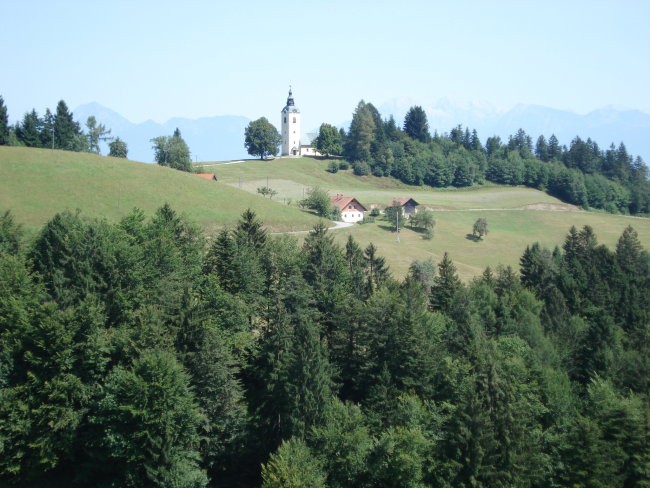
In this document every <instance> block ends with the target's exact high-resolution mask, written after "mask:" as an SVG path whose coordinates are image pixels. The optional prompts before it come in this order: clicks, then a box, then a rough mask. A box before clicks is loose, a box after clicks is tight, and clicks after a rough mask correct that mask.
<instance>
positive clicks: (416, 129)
mask: <svg viewBox="0 0 650 488" xmlns="http://www.w3.org/2000/svg"><path fill="white" fill-rule="evenodd" d="M404 132H406V134H407V135H408V136H409V137H410V138H412V139H415V140H417V141H420V142H428V141H429V139H431V135H430V134H429V122H428V121H427V114H426V113H425V112H424V110H423V109H422V107H420V106H418V105H416V106H414V107H411V108H410V109H409V111H408V112H407V113H406V117H405V118H404Z"/></svg>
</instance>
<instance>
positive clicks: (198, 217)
mask: <svg viewBox="0 0 650 488" xmlns="http://www.w3.org/2000/svg"><path fill="white" fill-rule="evenodd" d="M327 164H328V162H327V161H322V160H315V159H311V158H298V159H295V158H287V159H284V158H279V159H276V160H274V161H256V160H252V161H245V162H242V163H236V164H229V163H209V164H206V165H205V167H204V171H205V172H214V173H215V174H216V175H217V177H218V178H219V181H218V182H213V181H208V180H204V179H201V178H198V177H196V176H195V175H192V174H189V173H183V172H180V171H176V170H173V169H169V168H163V167H161V166H158V165H153V164H144V163H136V162H132V161H127V160H124V159H115V158H106V157H100V156H96V155H93V154H87V153H72V152H67V151H50V150H39V149H28V148H15V147H0V211H4V210H5V209H10V210H11V211H12V212H13V213H14V215H15V216H16V219H17V220H18V221H19V222H21V223H23V224H24V226H25V228H26V230H27V232H28V234H33V233H34V232H35V231H36V230H37V229H38V228H39V227H40V226H41V225H42V224H43V223H44V222H46V221H47V220H48V219H49V218H51V217H52V216H53V215H54V214H55V213H56V212H59V211H61V210H64V209H72V210H74V209H80V210H81V211H82V215H85V216H88V217H104V218H107V219H109V220H117V219H119V218H120V217H122V216H123V215H125V214H126V213H127V212H129V211H130V210H131V209H132V208H133V207H139V208H141V209H143V210H144V211H145V212H147V213H151V212H153V211H154V210H155V209H156V208H158V207H160V206H161V205H163V204H164V203H165V202H169V203H170V204H171V205H172V207H173V208H174V209H176V210H178V211H180V212H183V213H185V214H186V215H187V216H188V217H189V218H190V219H192V220H193V221H195V222H197V223H198V224H199V225H201V226H202V227H203V228H204V229H206V232H207V233H208V234H211V233H213V232H214V231H215V230H216V229H217V228H220V227H222V226H224V225H233V224H234V223H235V222H236V221H237V220H238V218H239V216H240V215H241V213H242V212H243V211H244V210H245V209H246V208H248V207H250V208H252V209H253V210H255V212H257V214H258V215H259V217H260V218H261V219H262V220H263V221H264V222H265V223H266V225H267V227H268V229H269V230H270V231H272V232H288V231H301V230H308V229H311V228H312V227H313V225H314V224H315V223H316V221H317V218H316V217H314V216H313V215H311V214H308V213H306V212H304V211H301V210H300V209H298V208H297V207H296V202H297V201H298V200H300V199H301V198H302V197H303V195H304V192H305V191H306V189H307V188H309V187H312V186H316V185H318V186H320V187H322V188H323V189H325V190H328V191H329V193H330V195H333V194H335V193H344V194H346V195H350V196H355V197H357V198H358V199H359V200H360V201H361V202H362V203H363V204H364V205H366V206H369V205H371V204H377V205H380V206H385V205H387V204H389V203H390V202H391V201H392V199H393V198H395V197H399V196H410V197H413V198H415V199H416V200H417V201H418V202H419V203H420V204H422V205H424V206H426V207H429V208H431V209H433V210H434V212H435V218H436V221H437V224H436V228H435V236H434V238H433V239H431V240H425V239H423V238H422V235H421V234H419V233H417V232H414V231H412V230H410V229H408V228H404V229H403V230H402V232H400V234H399V242H398V241H397V235H396V234H395V233H394V232H392V231H391V230H390V229H389V228H388V227H387V223H386V222H383V221H381V220H377V221H376V222H374V223H368V224H363V225H358V224H357V225H355V226H353V227H351V228H347V229H343V230H337V231H335V232H334V235H335V236H336V237H335V238H336V240H337V241H338V242H340V243H342V244H343V243H344V242H345V240H346V239H347V236H348V235H350V234H351V235H352V236H354V238H355V239H357V240H358V241H359V242H360V243H361V244H362V245H364V246H365V245H367V244H368V243H370V242H374V244H375V245H376V246H377V247H378V248H379V252H380V254H382V255H383V256H385V257H386V259H387V261H388V263H389V265H390V267H391V269H392V270H393V273H394V275H395V276H397V277H401V276H403V275H404V274H405V273H406V271H407V270H408V266H409V264H410V263H411V262H412V261H413V260H414V259H427V258H432V259H433V260H434V261H436V262H437V261H439V259H440V257H441V256H442V254H443V253H444V252H445V251H447V252H449V253H450V255H451V257H452V259H453V260H454V262H455V263H456V266H457V267H458V270H459V274H460V275H461V277H462V278H463V279H469V278H471V277H472V276H476V275H477V274H479V273H480V272H482V271H483V269H484V268H485V267H486V266H487V265H490V266H493V267H495V266H497V265H498V264H505V265H508V264H509V265H512V266H514V267H518V261H519V257H520V256H521V254H522V252H523V250H524V249H525V247H526V245H528V244H531V243H533V242H536V241H538V242H540V243H542V244H544V245H545V246H547V247H553V246H555V245H561V244H562V241H563V240H564V237H565V235H566V233H567V232H568V230H569V228H570V227H571V225H575V226H576V227H582V226H583V225H591V226H592V227H593V228H594V229H595V231H596V234H597V235H598V239H599V242H601V243H604V244H606V245H608V246H610V247H612V246H614V245H615V244H616V240H617V239H618V237H619V236H620V234H621V232H622V231H623V229H624V228H625V227H626V226H627V225H632V226H633V227H634V228H635V229H636V230H637V232H638V233H639V237H640V239H641V242H642V243H643V245H644V246H645V247H646V248H650V219H643V218H634V217H627V216H622V215H610V214H603V213H593V212H584V211H581V210H579V209H575V208H574V207H571V206H568V205H564V204H563V203H562V202H560V201H559V200H557V199H555V198H553V197H550V196H549V195H547V194H545V193H543V192H540V191H537V190H533V189H530V188H520V187H500V186H484V187H479V188H472V189H462V190H457V189H456V190H450V189H445V190H438V189H436V190H434V189H432V188H427V187H412V186H408V185H405V184H403V183H401V182H398V181H396V180H393V179H390V178H376V177H373V176H366V177H356V176H354V175H353V174H352V172H351V171H339V172H338V173H335V174H331V173H328V172H327V171H326V168H327ZM267 185H268V186H270V187H271V188H273V189H274V190H276V191H277V192H278V194H277V195H276V196H275V197H274V198H273V200H272V201H270V200H268V199H264V198H262V197H261V196H259V195H257V193H256V190H257V188H258V187H261V186H267ZM289 201H291V205H287V203H289ZM560 210H562V211H560ZM478 217H485V218H486V219H487V220H488V224H489V230H490V232H489V234H488V236H487V237H486V238H485V240H483V241H480V242H474V241H473V240H471V239H468V238H467V234H468V233H470V232H471V229H472V224H473V223H474V221H475V220H476V219H477V218H478ZM303 237H304V235H303V236H298V238H303Z"/></svg>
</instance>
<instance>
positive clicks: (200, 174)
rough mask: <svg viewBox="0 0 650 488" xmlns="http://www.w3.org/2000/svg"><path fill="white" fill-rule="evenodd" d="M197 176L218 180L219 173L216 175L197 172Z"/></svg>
mask: <svg viewBox="0 0 650 488" xmlns="http://www.w3.org/2000/svg"><path fill="white" fill-rule="evenodd" d="M196 176H199V177H201V178H205V179H206V180H214V181H217V175H215V174H214V173H196Z"/></svg>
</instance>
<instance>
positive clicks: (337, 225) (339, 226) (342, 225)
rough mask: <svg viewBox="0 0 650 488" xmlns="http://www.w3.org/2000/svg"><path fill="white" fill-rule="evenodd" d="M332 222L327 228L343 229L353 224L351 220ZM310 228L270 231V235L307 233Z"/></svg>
mask: <svg viewBox="0 0 650 488" xmlns="http://www.w3.org/2000/svg"><path fill="white" fill-rule="evenodd" d="M332 223H333V224H334V225H333V226H332V227H328V228H327V230H338V229H345V228H347V227H352V226H353V225H354V224H353V223H352V222H335V221H333V220H332ZM310 232H311V230H293V231H290V232H271V235H274V236H276V235H281V234H292V235H295V234H309V233H310Z"/></svg>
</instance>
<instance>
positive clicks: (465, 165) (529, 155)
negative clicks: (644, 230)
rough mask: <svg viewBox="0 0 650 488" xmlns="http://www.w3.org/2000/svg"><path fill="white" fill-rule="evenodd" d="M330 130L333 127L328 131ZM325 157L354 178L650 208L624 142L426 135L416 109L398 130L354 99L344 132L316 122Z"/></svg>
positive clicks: (639, 164) (618, 208)
mask: <svg viewBox="0 0 650 488" xmlns="http://www.w3.org/2000/svg"><path fill="white" fill-rule="evenodd" d="M332 129H334V130H332ZM315 143H316V146H317V148H318V149H319V151H321V153H323V154H339V155H342V156H343V157H344V158H345V159H346V160H348V161H350V162H352V163H353V169H354V172H355V174H357V175H366V174H373V175H375V176H392V177H394V178H397V179H399V180H401V181H403V182H405V183H408V184H411V185H430V186H432V187H447V186H455V187H465V186H471V185H473V184H481V183H483V182H485V181H491V182H494V183H499V184H504V185H526V186H529V187H532V188H538V189H540V190H544V191H547V192H548V193H549V194H551V195H553V196H556V197H558V198H560V199H561V200H563V201H565V202H568V203H571V204H574V205H578V206H581V207H584V208H588V207H589V208H597V209H604V210H606V211H608V212H613V213H618V212H620V213H631V214H648V213H650V182H649V181H648V167H647V166H646V165H645V163H644V162H643V160H642V159H641V158H640V157H638V156H637V157H636V158H634V157H633V156H632V155H630V154H628V152H627V149H626V148H625V145H624V144H623V143H620V144H619V146H618V147H616V146H614V145H613V144H612V145H611V146H610V147H609V148H608V149H606V150H602V149H600V148H599V146H598V145H597V144H596V143H595V142H594V141H592V140H591V139H587V140H586V141H584V140H582V139H581V138H579V137H576V138H575V139H574V140H573V141H571V144H570V145H569V147H566V146H564V145H560V143H559V141H558V140H557V138H556V137H555V135H551V136H550V137H549V138H548V140H547V139H546V137H545V136H543V135H540V136H539V137H538V138H537V141H536V143H535V144H534V146H533V140H532V138H531V137H530V136H529V135H528V134H526V132H525V131H524V130H523V129H519V131H518V132H517V133H516V134H514V135H511V136H509V137H508V141H507V142H504V141H502V140H501V138H500V137H498V136H492V137H488V139H487V140H486V141H485V144H482V143H481V140H480V139H479V136H478V134H477V132H476V130H472V131H470V129H469V128H463V127H462V126H460V125H459V126H457V127H454V128H453V129H452V130H451V131H450V132H449V133H445V134H441V135H440V134H438V133H437V132H436V133H434V134H433V136H432V135H431V134H430V130H429V124H428V121H427V116H426V114H425V112H424V110H423V109H422V108H421V107H418V106H415V107H411V109H410V110H409V111H408V113H407V114H406V117H405V120H404V125H403V127H401V128H400V127H398V126H397V124H396V122H395V120H394V119H393V118H392V116H391V117H390V118H388V119H387V120H384V119H382V117H381V115H380V114H379V111H378V110H377V109H376V108H375V107H374V106H373V105H372V104H370V103H365V102H364V101H361V102H359V105H358V106H357V108H356V110H355V111H354V114H353V117H352V122H351V124H350V128H349V130H348V132H347V133H345V131H343V130H341V131H338V132H337V131H336V130H335V128H333V127H332V126H330V125H329V124H323V125H322V126H321V129H320V132H319V136H318V138H317V139H316V141H315Z"/></svg>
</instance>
